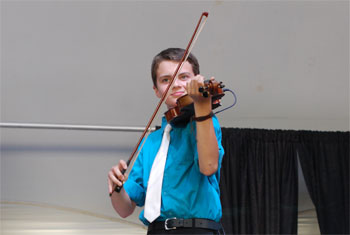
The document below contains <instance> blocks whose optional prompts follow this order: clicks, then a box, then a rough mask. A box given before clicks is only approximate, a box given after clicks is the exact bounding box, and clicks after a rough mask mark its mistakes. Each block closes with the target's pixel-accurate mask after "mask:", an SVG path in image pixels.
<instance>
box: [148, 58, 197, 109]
mask: <svg viewBox="0 0 350 235" xmlns="http://www.w3.org/2000/svg"><path fill="white" fill-rule="evenodd" d="M177 66H178V62H176V61H170V60H165V61H162V62H161V63H160V64H159V66H158V70H157V87H155V86H153V89H154V91H155V93H156V96H157V97H158V98H162V96H163V94H164V92H165V90H166V88H167V87H168V85H169V83H170V80H171V78H172V76H173V74H174V72H175V70H176V68H177ZM194 76H195V75H194V73H193V69H192V65H191V64H190V63H189V62H187V61H186V62H185V63H184V64H183V66H182V68H181V70H180V72H179V73H178V75H177V77H176V80H175V82H174V86H173V88H172V90H171V91H169V94H170V95H169V96H168V99H167V100H166V101H165V104H166V105H167V106H168V108H169V109H170V108H173V107H175V106H176V100H177V99H178V98H179V97H181V96H183V95H185V94H186V84H187V82H189V81H191V79H192V78H193V77H194Z"/></svg>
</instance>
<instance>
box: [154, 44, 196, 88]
mask: <svg viewBox="0 0 350 235" xmlns="http://www.w3.org/2000/svg"><path fill="white" fill-rule="evenodd" d="M184 53H185V50H184V49H181V48H168V49H166V50H163V51H161V52H160V53H159V54H158V55H156V56H155V57H154V58H153V61H152V67H151V72H152V81H153V85H154V86H155V87H157V70H158V67H159V64H160V63H161V62H162V61H173V62H180V61H181V59H182V57H183V55H184ZM187 61H188V62H189V63H190V64H191V65H192V70H193V73H194V75H198V74H199V64H198V61H197V58H196V57H195V56H194V55H193V54H191V53H190V55H189V56H188V58H187Z"/></svg>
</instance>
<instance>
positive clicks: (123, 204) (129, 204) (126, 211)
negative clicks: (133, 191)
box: [111, 188, 136, 218]
mask: <svg viewBox="0 0 350 235" xmlns="http://www.w3.org/2000/svg"><path fill="white" fill-rule="evenodd" d="M111 202H112V205H113V208H114V209H115V211H116V212H117V213H118V214H119V215H120V216H121V217H122V218H125V217H128V216H129V215H131V214H132V213H133V212H134V210H135V207H136V204H135V202H133V201H132V200H131V199H130V197H129V195H128V194H127V193H126V191H125V190H124V188H122V189H121V191H120V192H119V193H117V192H114V193H113V194H112V196H111Z"/></svg>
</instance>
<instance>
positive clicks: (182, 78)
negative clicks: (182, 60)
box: [180, 75, 190, 81]
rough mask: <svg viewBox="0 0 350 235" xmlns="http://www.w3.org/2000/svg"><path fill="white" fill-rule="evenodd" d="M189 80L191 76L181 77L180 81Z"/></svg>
mask: <svg viewBox="0 0 350 235" xmlns="http://www.w3.org/2000/svg"><path fill="white" fill-rule="evenodd" d="M189 78H190V76H188V75H183V76H181V77H180V79H181V80H184V81H185V80H187V79H189Z"/></svg>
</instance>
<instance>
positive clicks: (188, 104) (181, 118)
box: [164, 80, 225, 126]
mask: <svg viewBox="0 0 350 235" xmlns="http://www.w3.org/2000/svg"><path fill="white" fill-rule="evenodd" d="M224 87H225V85H224V84H223V83H222V82H217V81H215V80H206V81H204V86H202V87H200V88H199V92H200V93H202V95H203V97H206V98H208V97H209V95H211V99H212V109H216V108H217V107H219V106H221V101H220V99H221V98H222V97H223V96H224V95H225V93H224V91H223V88H224ZM164 115H165V118H166V120H167V121H168V122H169V123H171V124H173V125H174V126H183V125H185V124H187V123H188V122H189V121H190V120H191V118H192V117H193V116H194V105H193V100H192V98H191V97H190V96H189V95H187V94H186V95H184V96H181V97H180V98H178V99H177V101H176V106H175V107H174V108H171V109H169V110H168V111H166V112H165V113H164Z"/></svg>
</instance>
